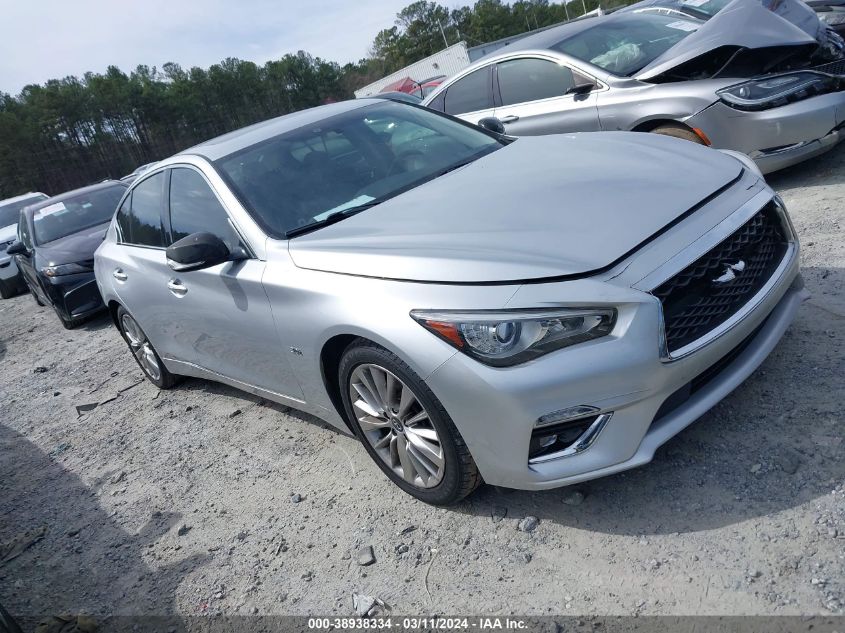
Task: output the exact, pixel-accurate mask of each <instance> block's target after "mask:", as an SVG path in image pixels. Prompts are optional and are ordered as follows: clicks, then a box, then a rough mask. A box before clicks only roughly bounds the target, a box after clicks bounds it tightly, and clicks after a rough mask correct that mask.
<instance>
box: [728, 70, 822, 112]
mask: <svg viewBox="0 0 845 633" xmlns="http://www.w3.org/2000/svg"><path fill="white" fill-rule="evenodd" d="M836 83H837V80H836V79H835V78H834V77H830V76H828V75H822V74H819V73H810V72H801V73H792V74H789V75H778V76H776V77H767V78H765V79H755V80H753V81H746V82H744V83H741V84H736V85H735V86H730V87H728V88H724V89H722V90H718V91H717V92H716V94H718V95H719V97H720V98H721V99H722V101H724V102H725V103H727V104H728V105H730V106H732V107H734V108H737V109H739V110H766V109H768V108H776V107H778V106H782V105H786V104H787V103H791V102H792V101H799V100H801V99H806V98H808V97H812V96H814V95H817V94H820V93H822V92H826V91H828V90H830V89H832V88H834V87H835V84H836Z"/></svg>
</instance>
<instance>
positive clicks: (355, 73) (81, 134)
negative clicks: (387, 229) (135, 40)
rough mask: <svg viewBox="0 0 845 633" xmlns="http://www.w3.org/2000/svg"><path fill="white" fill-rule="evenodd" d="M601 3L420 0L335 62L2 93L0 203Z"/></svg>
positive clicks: (294, 60)
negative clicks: (345, 60)
mask: <svg viewBox="0 0 845 633" xmlns="http://www.w3.org/2000/svg"><path fill="white" fill-rule="evenodd" d="M596 6H598V0H570V2H569V3H568V4H552V3H550V2H549V1H548V0H518V1H516V2H513V3H510V4H507V3H505V2H502V1H501V0H478V1H477V2H476V3H475V4H474V5H472V6H464V7H461V8H458V9H448V8H446V7H444V6H442V5H440V4H438V3H436V2H430V1H427V0H420V1H418V2H414V3H413V4H411V5H409V6H407V7H405V8H404V9H403V10H402V11H400V12H399V13H398V14H397V17H396V22H395V24H394V26H392V27H390V28H387V29H384V30H382V31H381V32H379V33H378V35H377V36H376V38H375V40H374V42H373V44H372V47H371V50H370V53H369V56H368V57H366V58H365V59H362V60H360V61H359V62H357V63H350V64H346V65H344V66H341V65H339V64H337V63H335V62H332V61H327V60H323V59H320V58H315V57H312V56H311V55H309V54H308V53H306V52H303V51H300V52H298V53H296V54H288V55H285V56H284V57H282V58H281V59H278V60H271V61H268V62H267V63H265V64H263V65H259V64H255V63H253V62H249V61H244V60H240V59H234V58H229V59H226V60H224V61H222V62H220V63H219V64H214V65H213V66H211V67H210V68H208V69H203V68H197V67H193V68H190V69H184V68H182V67H181V66H180V65H179V64H177V63H167V64H164V66H163V67H162V68H160V69H159V68H155V67H149V66H138V67H137V68H136V69H135V70H134V71H132V72H130V73H129V74H127V73H125V72H123V71H121V70H120V69H119V68H117V67H115V66H109V67H108V68H107V69H106V71H105V73H102V74H100V73H93V72H89V73H86V74H85V75H84V76H83V77H81V78H80V77H74V76H70V77H65V78H64V79H53V80H50V81H47V82H46V83H45V84H43V85H37V84H33V85H27V86H26V87H24V88H23V90H22V91H21V93H20V94H19V95H17V96H12V95H9V94H5V93H2V92H0V199H3V198H6V197H9V196H13V195H17V194H19V193H23V192H26V191H36V190H37V191H44V192H46V193H48V194H53V195H55V194H57V193H61V192H62V191H67V190H68V189H73V188H75V187H80V186H83V185H86V184H90V183H94V182H98V181H100V180H103V179H105V178H119V177H120V176H122V175H124V174H126V173H129V172H131V171H132V170H133V169H134V168H135V167H136V166H138V165H140V164H142V163H146V162H150V161H154V160H160V159H162V158H164V157H166V156H169V155H172V154H175V153H176V152H179V151H181V150H183V149H185V148H187V147H190V146H191V145H194V144H196V143H199V142H201V141H204V140H206V139H209V138H212V137H214V136H217V135H220V134H224V133H225V132H228V131H231V130H234V129H237V128H240V127H243V126H245V125H249V124H251V123H255V122H258V121H262V120H264V119H268V118H271V117H274V116H279V115H282V114H286V113H288V112H293V111H296V110H301V109H303V108H308V107H311V106H315V105H319V104H322V103H329V102H332V101H340V100H343V99H349V98H352V96H353V91H354V90H355V89H356V88H359V87H361V86H363V85H366V84H367V83H370V82H372V81H375V80H376V79H379V78H381V77H383V76H385V75H387V74H390V73H391V72H394V71H395V70H398V69H400V68H402V67H404V66H406V65H408V64H410V63H413V62H415V61H418V60H420V59H422V58H424V57H427V56H428V55H431V54H433V53H435V52H437V51H439V50H441V49H442V48H444V46H445V45H446V44H455V43H457V42H459V41H466V42H467V44H468V45H469V46H473V45H476V44H482V43H486V42H490V41H492V40H496V39H499V38H502V37H507V36H510V35H516V34H518V33H523V32H525V31H528V30H533V29H537V28H541V27H544V26H549V25H551V24H555V23H558V22H562V21H564V20H566V19H571V18H575V17H577V16H579V15H581V14H583V13H584V11H585V10H586V11H590V10H592V9H594V8H595V7H596Z"/></svg>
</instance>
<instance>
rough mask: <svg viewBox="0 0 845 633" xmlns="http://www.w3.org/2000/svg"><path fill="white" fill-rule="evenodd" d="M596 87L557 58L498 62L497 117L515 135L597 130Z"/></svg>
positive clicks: (495, 91) (593, 82)
mask: <svg viewBox="0 0 845 633" xmlns="http://www.w3.org/2000/svg"><path fill="white" fill-rule="evenodd" d="M578 87H580V89H581V90H584V91H585V92H575V91H576V90H578V89H579V88H578ZM597 87H598V83H597V82H596V81H595V80H594V79H592V78H591V77H587V76H586V75H583V74H582V73H580V72H577V71H573V70H572V69H571V68H570V67H569V66H567V65H565V64H563V63H561V62H560V61H558V60H557V59H552V58H541V57H520V58H516V59H509V60H506V61H502V62H499V63H498V64H496V69H495V74H494V94H495V96H496V102H497V105H496V109H495V116H496V118H498V119H499V120H500V121H501V122H502V123H503V124H504V126H505V131H506V132H507V133H508V134H512V135H514V136H535V135H540V134H559V133H561V132H593V131H598V130H599V129H601V128H600V126H599V116H598V108H597V103H596V94H597Z"/></svg>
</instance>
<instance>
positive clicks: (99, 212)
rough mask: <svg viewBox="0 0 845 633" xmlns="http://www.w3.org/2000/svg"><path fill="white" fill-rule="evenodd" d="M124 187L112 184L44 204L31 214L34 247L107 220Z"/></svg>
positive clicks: (111, 214)
mask: <svg viewBox="0 0 845 633" xmlns="http://www.w3.org/2000/svg"><path fill="white" fill-rule="evenodd" d="M124 191H126V186H125V185H114V186H113V187H106V188H105V189H97V190H95V191H91V192H88V193H81V194H79V195H75V196H71V197H68V198H65V199H64V200H62V201H61V202H54V203H52V204H47V205H46V206H42V207H41V208H39V209H37V210H36V211H35V213H33V215H32V223H33V231H34V233H35V243H36V244H46V243H48V242H52V241H54V240H57V239H59V238H62V237H66V236H68V235H72V234H73V233H78V232H79V231H84V230H85V229H88V228H91V227H93V226H97V225H98V224H104V223H106V222H108V221H109V220H111V218H112V216H113V215H114V210H115V208H116V207H117V203H118V202H119V201H120V197H121V196H122V195H123V192H124Z"/></svg>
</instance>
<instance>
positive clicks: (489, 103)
mask: <svg viewBox="0 0 845 633" xmlns="http://www.w3.org/2000/svg"><path fill="white" fill-rule="evenodd" d="M491 69H492V66H485V67H484V68H479V69H478V70H475V71H473V72H471V73H469V74H468V75H465V76H463V77H461V78H460V79H458V80H457V81H455V82H454V83H452V84H450V85H449V86H448V87H447V88H446V89H445V90H444V91H443V92H441V93H440V94H439V95H437V97H435V98H434V99H433V100H432V102H431V103H430V104H429V105H428V107H429V108H431V109H433V110H439V111H440V112H445V113H446V114H451V115H453V116H457V117H460V118H461V119H464V120H465V121H469V122H470V123H478V122H479V121H480V120H481V119H483V118H484V117H490V116H493V108H494V103H493V80H492V70H491Z"/></svg>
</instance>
